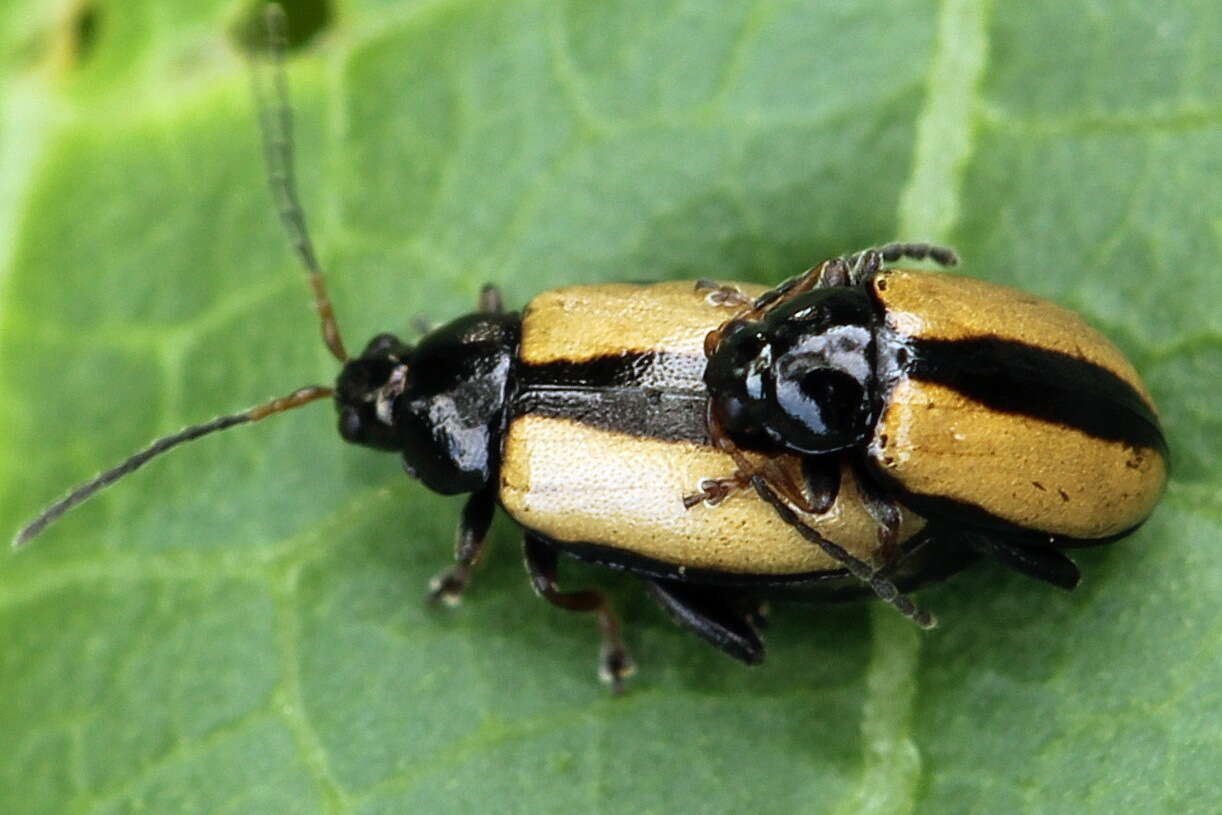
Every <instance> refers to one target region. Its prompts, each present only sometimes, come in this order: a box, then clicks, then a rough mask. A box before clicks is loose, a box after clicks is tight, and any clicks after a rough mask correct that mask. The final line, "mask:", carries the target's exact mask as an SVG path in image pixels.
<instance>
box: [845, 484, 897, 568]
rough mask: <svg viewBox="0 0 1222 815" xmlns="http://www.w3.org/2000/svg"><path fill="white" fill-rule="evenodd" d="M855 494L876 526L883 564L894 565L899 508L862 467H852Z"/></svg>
mask: <svg viewBox="0 0 1222 815" xmlns="http://www.w3.org/2000/svg"><path fill="white" fill-rule="evenodd" d="M853 475H854V477H855V478H856V481H857V493H858V495H860V496H861V503H862V506H864V507H865V510H866V512H868V513H869V514H870V517H871V518H873V519H874V522H875V523H876V524H878V543H879V546H880V547H881V549H882V558H881V560H882V561H883V563H894V562H895V561H896V560H898V559H899V556H900V549H899V535H900V522H901V520H902V518H901V516H900V506H899V503H897V502H896V501H895V500H894V499H893V498H891V497H889V496H888V495H887V494H886V493H884V492H883V491H882V490H880V489H879V488H878V486H877V485H876V484H875V483H874V480H873V479H872V478H870V475H869V474H868V473H867V472H866V471H865V468H864V467H854V468H853Z"/></svg>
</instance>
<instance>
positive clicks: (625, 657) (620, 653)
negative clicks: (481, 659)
mask: <svg viewBox="0 0 1222 815" xmlns="http://www.w3.org/2000/svg"><path fill="white" fill-rule="evenodd" d="M522 553H523V556H524V557H525V560H526V571H527V573H528V574H529V575H530V582H531V585H532V586H533V587H534V589H535V591H536V592H537V593H538V594H539V596H540V597H542V598H543V599H544V600H547V601H548V602H549V603H551V604H552V605H554V606H559V607H560V608H563V609H565V610H567V611H592V612H595V613H596V614H597V615H598V629H599V631H600V632H601V633H602V647H601V650H600V651H599V658H598V677H599V679H601V680H602V681H604V682H608V683H610V685H611V688H612V690H613V691H614V692H615V693H623V692H624V678H625V677H628V676H631V675H632V674H633V673H634V672H635V671H636V664H635V663H634V662H633V661H632V657H631V656H630V655H629V654H628V649H626V648H625V647H624V641H623V639H622V638H621V636H620V624H619V618H618V617H616V615H615V610H614V609H612V608H611V604H610V603H609V602H608V601H607V597H606V595H604V594H603V593H602V592H600V591H568V592H566V591H561V590H560V586H559V584H558V583H557V582H556V571H557V565H558V564H557V561H558V557H557V553H556V550H555V549H554V548H553V547H551V546H549V545H548V543H547V541H545V540H543V539H542V538H540V537H539V536H537V535H535V534H533V533H531V532H527V533H526V539H525V541H523V544H522Z"/></svg>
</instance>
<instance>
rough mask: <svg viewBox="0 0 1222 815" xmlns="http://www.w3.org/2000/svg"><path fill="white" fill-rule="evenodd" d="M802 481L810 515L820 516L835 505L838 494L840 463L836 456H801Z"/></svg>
mask: <svg viewBox="0 0 1222 815" xmlns="http://www.w3.org/2000/svg"><path fill="white" fill-rule="evenodd" d="M802 481H803V484H804V486H805V488H806V489H804V490H803V493H804V495H805V496H807V501H806V503H807V504H808V505H809V507H810V508H809V509H807V508H806V507H805V506H804V507H802V510H803V511H804V512H809V513H810V514H811V515H822V514H823V513H825V512H827V511H828V510H830V509H831V508H832V506H833V505H834V504H835V503H836V496H838V495H839V494H840V461H839V459H838V457H837V456H834V455H830V456H803V457H802Z"/></svg>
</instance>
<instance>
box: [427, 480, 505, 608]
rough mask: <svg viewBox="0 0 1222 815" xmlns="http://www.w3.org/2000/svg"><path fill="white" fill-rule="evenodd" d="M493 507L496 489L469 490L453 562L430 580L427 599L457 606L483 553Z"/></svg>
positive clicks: (431, 602) (490, 524)
mask: <svg viewBox="0 0 1222 815" xmlns="http://www.w3.org/2000/svg"><path fill="white" fill-rule="evenodd" d="M495 510H496V492H495V491H493V490H491V489H488V488H485V489H483V490H480V491H479V492H476V493H472V495H471V497H470V498H468V499H467V503H465V504H464V505H463V510H462V517H461V518H460V519H459V521H458V538H457V540H456V541H455V544H454V561H455V562H454V565H453V566H451V567H450V568H448V569H446V570H445V571H444V572H441V573H440V574H438V575H436V576H435V577H434V578H433V579H432V580H430V581H429V593H428V602H429V603H430V604H436V603H438V602H441V603H445V604H446V605H447V606H456V605H458V604H459V603H461V602H462V595H463V592H464V591H466V589H467V586H468V585H469V584H470V582H471V572H472V570H473V569H474V568H475V564H477V563H479V561H480V558H482V557H483V556H484V548H485V543H486V541H487V539H488V529H489V527H491V526H492V515H493V512H494V511H495Z"/></svg>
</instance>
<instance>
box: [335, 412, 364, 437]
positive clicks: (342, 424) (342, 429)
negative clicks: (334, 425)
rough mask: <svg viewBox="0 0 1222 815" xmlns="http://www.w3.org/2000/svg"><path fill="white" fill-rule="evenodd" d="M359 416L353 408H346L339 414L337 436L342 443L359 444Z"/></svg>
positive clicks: (360, 434) (360, 433)
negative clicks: (340, 437) (338, 435)
mask: <svg viewBox="0 0 1222 815" xmlns="http://www.w3.org/2000/svg"><path fill="white" fill-rule="evenodd" d="M362 429H363V428H362V427H361V414H360V411H358V410H357V409H356V408H354V407H346V408H344V409H343V410H341V411H340V414H339V434H340V436H342V437H343V439H344V441H348V442H352V443H353V444H360V442H361V436H362V435H363V434H362V432H361V431H362Z"/></svg>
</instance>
